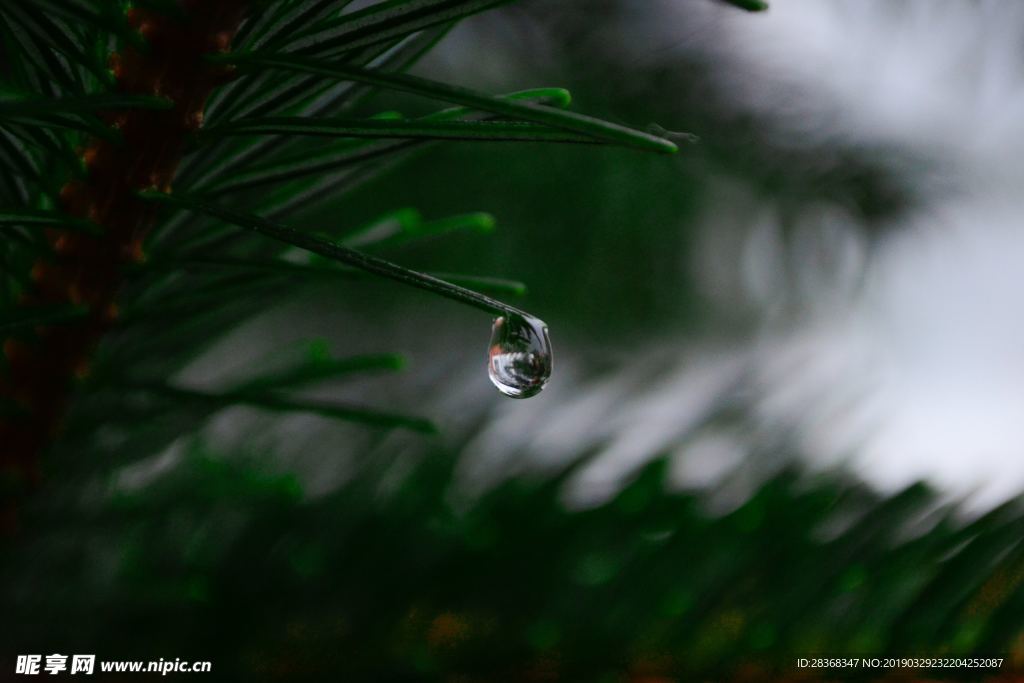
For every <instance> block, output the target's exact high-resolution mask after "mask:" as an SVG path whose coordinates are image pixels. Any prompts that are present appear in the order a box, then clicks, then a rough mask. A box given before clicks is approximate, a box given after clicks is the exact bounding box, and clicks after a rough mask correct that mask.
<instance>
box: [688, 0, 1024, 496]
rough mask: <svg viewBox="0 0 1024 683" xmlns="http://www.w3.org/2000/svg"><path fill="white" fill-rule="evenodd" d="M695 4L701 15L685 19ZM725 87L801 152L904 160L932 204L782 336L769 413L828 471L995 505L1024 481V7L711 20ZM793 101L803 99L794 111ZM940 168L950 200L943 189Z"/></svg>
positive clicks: (952, 4) (869, 4) (827, 9)
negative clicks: (841, 146)
mask: <svg viewBox="0 0 1024 683" xmlns="http://www.w3.org/2000/svg"><path fill="white" fill-rule="evenodd" d="M682 9H683V8H680V11H682ZM691 9H692V6H691V5H690V4H689V3H687V7H686V11H690V10H691ZM704 11H707V12H708V13H709V14H711V15H713V16H714V19H715V21H714V26H715V31H714V32H713V33H708V34H707V37H708V40H706V41H705V42H704V44H703V45H702V46H700V48H699V49H701V50H702V51H704V52H705V53H706V54H708V55H709V56H712V57H714V59H715V63H717V64H719V65H720V66H719V68H720V69H721V73H722V75H723V77H724V79H725V80H724V84H723V85H722V86H721V87H722V91H723V92H726V93H729V94H730V96H732V97H733V98H734V99H735V103H736V104H737V105H738V106H739V107H741V108H743V109H746V110H748V111H754V112H760V113H763V115H764V116H765V120H766V121H770V122H771V124H772V125H773V126H776V127H778V128H779V130H780V131H781V134H784V135H789V136H792V138H793V144H800V143H801V140H802V141H805V142H806V141H808V140H811V141H815V142H824V141H829V140H841V141H843V142H845V143H847V144H853V145H870V146H871V147H872V148H879V147H881V148H889V149H892V150H897V151H899V150H905V151H907V152H908V153H910V154H913V155H915V156H916V157H917V158H923V159H927V160H928V161H929V164H930V165H931V166H932V167H931V168H928V169H923V173H922V176H921V177H920V178H917V179H914V178H911V179H910V180H911V182H914V181H915V180H916V181H917V182H918V185H919V187H918V189H919V191H920V193H921V196H922V197H923V198H924V204H923V205H922V207H921V208H920V210H919V211H918V212H917V214H916V215H914V216H912V217H911V218H910V219H909V220H908V221H906V223H905V224H903V225H899V226H896V227H897V233H896V236H895V237H894V238H892V239H889V240H887V241H885V242H883V244H882V245H881V249H880V250H879V252H878V253H877V254H876V256H875V257H874V258H873V260H872V261H871V263H870V265H869V266H868V270H867V273H866V277H867V283H866V286H865V287H864V289H863V291H862V292H861V293H860V294H859V295H857V296H856V297H854V299H853V300H852V301H850V302H848V303H847V304H846V306H845V307H844V308H842V309H841V310H835V309H834V308H833V310H831V311H829V312H822V311H816V310H810V309H808V310H807V311H805V315H804V319H803V321H802V322H801V323H799V324H797V325H796V326H795V329H794V328H793V327H791V328H790V329H786V330H777V331H775V332H773V333H768V335H767V338H766V339H764V340H762V342H761V345H762V348H761V351H760V358H761V361H760V362H759V366H760V367H761V370H760V371H759V372H760V374H761V376H762V380H763V381H762V383H761V386H762V391H763V399H762V400H761V402H760V404H759V405H758V411H759V415H760V418H761V419H762V420H764V421H766V422H767V423H769V424H773V425H776V426H778V427H780V428H787V427H788V428H794V429H795V431H796V434H797V439H798V441H799V442H800V444H801V445H802V447H803V448H804V449H805V450H806V452H808V453H810V454H811V455H810V456H808V457H813V458H814V459H815V462H816V463H833V462H835V461H836V460H837V459H846V458H849V460H848V462H849V463H850V464H852V466H853V467H854V468H855V469H856V470H857V471H858V472H859V473H860V474H861V475H862V476H864V477H865V478H867V479H868V480H869V481H872V482H874V483H876V484H877V485H880V486H882V487H884V488H886V489H892V488H898V487H900V486H904V485H906V484H909V483H910V482H912V481H915V480H917V479H920V478H925V479H927V480H930V481H931V482H933V483H935V484H938V485H939V486H940V487H942V488H943V489H944V490H945V491H947V492H948V493H950V494H952V495H955V496H958V497H959V496H965V495H968V496H970V499H971V502H973V503H974V504H975V505H977V506H979V507H987V506H990V505H992V504H995V503H997V502H999V501H1001V500H1002V499H1004V498H1006V497H1008V496H1012V495H1016V494H1018V493H1019V492H1020V491H1021V489H1022V488H1024V302H1022V301H1021V293H1022V292H1024V192H1022V191H1021V189H1020V188H1021V187H1024V185H1022V183H1024V161H1022V159H1024V154H1022V153H1024V3H1019V2H1014V1H1012V0H1006V1H1002V2H995V1H985V0H980V1H975V0H947V1H946V2H942V3H933V2H928V1H927V0H919V1H910V0H907V1H904V2H891V1H890V0H775V1H774V2H773V4H772V9H771V11H770V12H768V13H767V14H764V15H758V16H756V17H754V16H740V17H735V16H734V15H730V14H729V13H727V12H725V11H723V10H722V9H721V8H711V7H709V8H707V9H705V10H704ZM794 97H796V99H794ZM935 174H938V175H941V176H942V178H943V187H942V189H940V188H938V187H935V186H929V184H930V180H929V178H934V177H935Z"/></svg>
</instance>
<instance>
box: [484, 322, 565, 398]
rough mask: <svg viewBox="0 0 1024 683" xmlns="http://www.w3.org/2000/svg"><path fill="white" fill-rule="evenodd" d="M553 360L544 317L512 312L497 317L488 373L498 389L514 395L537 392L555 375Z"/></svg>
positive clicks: (527, 394) (532, 394) (523, 396)
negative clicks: (540, 318)
mask: <svg viewBox="0 0 1024 683" xmlns="http://www.w3.org/2000/svg"><path fill="white" fill-rule="evenodd" d="M552 360H553V358H552V354H551V340H550V339H549V338H548V326H547V325H546V324H545V323H544V321H543V320H538V319H537V318H530V317H526V316H519V315H514V314H509V315H505V316H502V317H500V318H497V319H496V320H495V321H494V327H493V329H492V330H491V346H490V349H489V351H488V362H487V373H488V374H489V375H490V376H491V381H492V382H493V383H494V386H496V387H498V391H500V392H501V393H503V394H505V395H506V396H510V397H512V398H530V397H531V396H536V395H537V394H539V393H540V392H541V390H542V389H543V388H544V385H545V384H547V383H548V378H549V377H551V365H552Z"/></svg>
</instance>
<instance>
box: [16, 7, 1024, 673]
mask: <svg viewBox="0 0 1024 683" xmlns="http://www.w3.org/2000/svg"><path fill="white" fill-rule="evenodd" d="M1022 52H1024V5H1020V4H1019V3H1016V2H1013V1H1012V0H1002V1H994V0H949V1H948V2H945V3H942V4H941V6H940V5H936V4H934V3H930V2H927V1H925V0H920V1H917V0H905V1H903V2H898V3H896V2H891V1H889V0H774V2H773V4H772V7H771V9H770V11H768V12H767V13H761V14H747V13H744V12H740V11H737V10H736V9H735V8H732V7H728V6H726V5H725V4H720V3H717V2H713V1H712V0H647V1H646V2H643V3H637V2H629V1H627V0H586V2H584V1H583V0H568V1H560V2H555V1H553V0H524V1H522V2H518V3H515V4H513V5H511V6H510V7H508V8H505V9H500V10H497V11H493V12H489V13H485V14H483V15H479V16H476V17H473V18H471V19H469V20H467V21H465V22H463V23H462V24H460V25H459V26H458V27H457V28H456V29H455V30H454V31H453V32H452V34H451V35H450V36H449V37H448V38H447V39H446V40H445V41H442V43H441V44H440V45H439V46H438V47H437V48H436V49H435V50H434V51H432V52H431V53H430V54H429V55H428V56H427V57H426V58H425V59H424V60H423V61H421V62H420V63H419V64H418V65H417V66H416V67H415V69H414V73H417V74H420V75H425V76H430V77H432V78H437V79H441V80H447V81H451V82H457V83H461V84H463V85H467V86H473V87H476V88H479V89H483V90H487V91H489V92H507V91H513V90H520V89H525V88H528V87H536V86H540V85H555V86H564V87H566V88H568V89H570V90H571V91H572V93H573V95H574V105H573V106H574V108H575V109H576V110H578V111H584V112H588V113H593V114H595V115H600V116H603V117H606V118H609V119H611V120H614V121H620V122H624V123H629V124H631V125H635V126H637V127H641V128H643V127H646V126H648V125H653V126H658V127H661V128H664V129H666V130H669V131H679V132H685V133H688V134H692V135H694V136H696V140H689V139H687V138H683V137H680V138H679V139H680V140H681V142H680V144H681V147H682V149H681V151H680V153H679V154H678V155H676V156H675V157H673V158H669V159H666V158H661V157H657V156H649V155H644V154H639V153H635V152H631V151H629V150H620V149H611V148H604V147H585V146H579V147H577V146H540V145H537V146H534V147H531V148H530V149H529V150H528V151H526V152H524V151H523V149H522V148H520V147H519V146H503V145H500V144H491V145H465V144H461V145H460V144H446V145H443V146H436V147H431V148H429V149H425V150H423V151H421V152H419V153H417V154H416V155H415V156H412V157H411V158H409V159H408V160H407V162H406V163H404V164H402V165H400V166H396V167H394V168H387V169H384V170H383V172H381V173H379V174H376V175H374V176H373V177H368V178H366V179H365V182H362V184H360V185H359V186H358V189H356V190H355V191H351V192H348V193H346V194H345V195H344V196H343V197H341V198H340V199H339V201H337V202H335V203H334V205H332V206H331V207H330V210H329V211H322V210H318V211H315V212H303V211H302V209H301V207H300V208H299V210H298V212H297V213H296V215H295V218H294V220H293V221H292V222H293V223H295V224H299V223H304V224H312V225H317V224H322V225H325V226H330V228H331V229H346V228H355V227H357V226H360V225H364V224H366V223H368V222H371V221H373V220H375V219H376V218H378V217H379V216H380V214H381V213H382V211H384V210H386V209H389V208H392V207H395V206H407V207H410V208H415V209H416V210H417V211H419V212H420V213H421V214H422V215H423V216H424V217H426V218H428V219H430V218H441V217H444V216H448V215H452V214H459V213H466V212H469V211H487V212H489V213H491V214H493V216H494V217H495V219H496V225H497V228H496V230H495V231H494V232H493V233H488V234H451V235H445V236H441V237H438V238H436V239H433V240H429V241H426V242H420V243H417V244H415V245H413V246H410V247H401V248H395V249H393V250H390V251H388V252H387V253H386V256H387V257H388V258H389V259H391V260H394V261H397V262H399V263H402V264H403V265H407V266H410V267H414V268H419V269H424V270H430V271H434V272H457V273H467V274H473V275H481V276H496V277H501V278H511V279H515V280H521V281H523V282H525V283H526V284H527V285H528V287H529V291H528V293H527V294H526V295H525V296H524V297H522V298H521V299H516V300H514V301H512V303H515V304H516V305H517V306H520V307H522V308H524V309H526V310H528V311H530V312H531V313H534V314H536V315H538V316H539V317H541V318H543V319H544V320H545V321H546V322H547V323H548V325H549V327H550V331H551V336H552V341H553V344H554V348H555V354H556V355H555V372H554V375H553V377H552V379H551V382H550V384H549V386H548V388H547V389H546V390H545V391H544V392H543V393H542V394H541V395H540V396H538V397H536V398H533V399H529V400H526V401H512V400H509V399H506V398H504V397H502V396H500V395H499V394H498V393H497V392H496V391H494V388H493V387H492V386H491V385H490V383H489V381H488V379H487V374H486V364H485V361H486V351H487V346H488V339H489V334H490V325H491V321H490V320H489V319H488V318H487V317H486V315H481V314H480V313H478V312H475V311H473V310H468V309H463V308H462V307H459V306H457V305H455V304H450V303H446V302H444V301H442V300H439V299H435V298H432V297H429V296H427V295H421V294H418V293H416V292H415V291H408V290H406V289H403V288H400V287H397V286H395V287H391V286H390V285H374V284H370V283H366V284H362V283H359V282H354V283H346V284H345V285H344V287H343V288H339V287H337V286H333V285H332V286H328V285H318V286H303V287H298V286H297V287H296V288H295V290H294V291H293V292H289V295H288V296H287V297H285V299H284V301H283V302H282V303H280V304H277V305H274V306H273V307H271V308H269V310H266V311H263V312H262V313H260V314H259V315H257V316H255V317H252V318H250V319H248V320H247V321H245V322H244V323H243V324H241V325H240V326H238V327H237V328H235V329H232V330H231V331H230V332H229V333H228V334H226V335H225V336H224V337H223V338H221V339H218V340H216V343H215V344H213V345H212V346H211V348H210V349H209V351H208V352H207V353H206V354H205V355H203V356H202V357H200V358H198V359H196V360H195V362H193V363H192V364H191V365H190V366H189V367H187V368H186V369H185V370H184V371H183V372H182V373H181V375H180V377H179V378H178V380H179V381H180V382H181V383H182V384H184V385H194V386H206V385H209V386H214V385H217V384H218V383H223V382H227V381H230V379H231V378H232V377H236V376H239V375H242V374H244V373H245V372H247V371H249V370H251V369H252V368H253V367H256V366H259V367H267V366H270V365H272V364H273V363H275V362H278V361H279V360H280V357H281V355H282V354H288V353H293V352H294V353H296V354H301V353H305V351H304V349H305V348H306V345H307V344H308V340H310V339H317V340H320V341H319V342H318V343H319V344H320V345H321V347H325V348H329V349H330V350H331V351H332V352H333V353H334V354H336V355H341V356H350V355H358V354H364V353H379V352H381V350H382V349H383V350H386V351H393V352H395V353H399V354H401V355H402V356H404V357H405V358H406V360H407V367H405V368H404V369H403V371H402V372H400V373H387V374H382V375H380V376H376V377H373V378H360V379H359V381H348V382H345V383H332V384H330V385H328V386H321V387H317V388H316V389H315V390H313V391H311V392H310V393H309V395H310V396H312V397H323V398H331V399H342V400H344V399H353V400H354V399H358V400H359V401H360V402H365V403H369V404H374V405H387V406H389V408H395V409H397V410H399V411H400V412H408V413H412V414H416V415H420V416H423V417H427V418H429V419H430V420H432V421H434V422H435V423H436V424H437V425H438V427H439V430H440V433H439V434H438V435H436V436H423V435H419V434H413V433H408V432H402V431H393V432H381V431H375V430H367V429H365V428H363V427H358V426H346V425H343V424H338V423H333V422H329V421H326V420H324V419H322V418H319V417H314V416H302V415H298V416H286V417H282V416H272V415H268V414H266V413H263V412H259V411H256V410H252V409H247V408H230V409H226V410H221V411H219V412H216V413H215V414H213V415H212V416H210V417H209V419H208V420H203V421H195V420H194V421H192V422H187V421H186V422H184V423H181V422H175V423H173V424H171V425H169V426H168V427H167V429H166V434H164V435H163V436H162V437H161V438H160V439H154V438H153V437H152V435H150V434H147V435H144V436H141V437H139V438H137V439H134V437H133V436H132V435H131V434H128V433H119V432H118V431H117V430H116V429H111V430H108V431H105V432H104V433H103V434H102V435H101V436H102V438H103V439H105V441H104V443H105V444H106V445H105V448H106V449H107V451H108V452H109V453H110V454H111V455H110V457H111V461H112V463H114V464H112V466H111V468H110V469H109V470H108V471H107V472H106V475H105V476H104V477H102V478H101V479H99V480H96V481H92V482H91V484H90V487H87V488H85V489H83V488H81V487H80V486H79V484H80V482H78V483H74V486H73V485H72V484H73V481H72V480H69V481H68V486H67V488H61V486H60V484H59V483H57V484H54V485H53V487H52V489H51V490H52V491H53V494H52V495H51V496H50V497H48V498H47V500H45V501H40V502H37V503H34V506H35V508H36V509H35V511H34V513H33V514H35V515H37V517H38V519H41V520H47V519H50V518H51V517H56V516H60V517H62V518H63V519H67V518H68V517H69V516H72V517H73V519H74V523H73V524H71V525H70V526H63V527H60V528H59V530H57V531H53V532H52V533H49V534H46V535H40V536H38V537H36V538H34V539H31V540H26V541H24V543H25V544H26V546H27V548H23V549H22V552H27V553H29V555H30V556H32V557H34V558H35V561H34V562H33V563H29V564H26V563H20V562H19V563H17V564H16V565H15V564H14V563H10V562H9V563H7V564H6V566H5V569H4V572H5V573H6V575H5V577H4V580H5V583H6V585H7V590H8V591H11V594H12V596H14V597H17V598H18V599H17V604H18V605H19V608H18V610H16V615H17V617H18V619H19V621H18V622H17V624H16V625H15V626H14V632H16V633H18V634H19V635H18V638H19V639H20V640H19V642H40V641H41V642H45V643H54V647H56V646H57V643H62V644H64V643H66V644H67V645H68V647H74V648H78V649H76V650H74V651H87V652H91V651H92V650H82V648H83V647H93V648H94V649H99V650H102V651H103V652H105V653H106V655H107V656H108V657H110V658H113V657H115V656H116V657H128V656H129V654H128V653H129V652H131V653H140V655H139V656H145V657H146V658H153V659H155V658H158V657H170V658H173V657H185V656H188V655H189V653H196V652H198V653H206V654H209V655H210V658H211V659H212V660H213V661H214V670H215V671H221V672H227V671H230V672H232V675H238V676H258V675H265V676H269V677H275V678H282V679H289V678H302V677H316V676H319V675H322V674H323V673H324V672H329V673H333V674H344V675H347V676H348V677H349V678H344V680H364V679H365V680H406V679H409V680H415V679H436V680H499V679H500V680H506V679H507V680H609V681H612V680H638V681H639V680H647V681H654V680H699V679H700V678H702V677H703V678H706V679H707V680H718V679H720V678H719V677H721V678H722V679H724V678H728V677H740V678H742V677H744V676H746V677H747V678H748V679H751V680H756V679H757V678H758V677H759V676H760V677H769V676H772V675H774V674H772V672H777V671H778V670H780V669H783V670H785V669H786V668H787V667H790V665H791V661H790V660H791V659H792V658H793V657H796V656H804V655H807V654H812V653H823V654H835V655H838V654H878V655H884V654H889V655H898V654H920V655H929V656H931V655H935V656H938V655H943V654H979V653H980V654H985V655H1000V656H1007V657H1008V658H1009V659H1008V663H1007V667H1009V666H1010V664H1011V663H1017V664H1019V663H1021V662H1024V631H1022V629H1021V624H1020V623H1019V618H1018V617H1019V614H1020V609H1022V608H1024V590H1022V588H1021V580H1022V579H1024V546H1022V538H1024V536H1022V532H1024V516H1022V514H1021V510H1020V507H1019V505H1018V500H1017V497H1018V495H1019V493H1020V492H1021V490H1022V488H1024V459H1022V458H1021V454H1022V452H1024V420H1022V419H1021V415H1024V383H1022V382H1021V378H1022V377H1024V316H1022V315H1021V314H1020V313H1019V312H1018V309H1019V308H1020V306H1019V304H1018V302H1017V300H1016V299H1017V294H1018V292H1019V291H1022V288H1024V268H1022V267H1021V264H1022V263H1024V231H1021V229H1020V226H1019V222H1020V216H1021V215H1024V198H1022V195H1021V193H1020V192H1019V190H1018V186H1019V184H1020V183H1021V182H1022V181H1024V164H1022V163H1021V161H1020V159H1021V158H1022V156H1021V155H1022V152H1024V149H1022V146H1024V136H1022V135H1021V132H1024V123H1022V122H1024V54H1022ZM418 105H419V103H416V102H409V101H408V100H405V99H401V98H395V99H393V100H392V99H389V98H386V97H385V98H377V99H375V100H374V101H373V103H372V106H371V107H370V108H369V110H371V111H372V110H385V109H393V108H400V109H401V110H402V111H404V112H406V113H418V110H417V109H416V107H417V106H418ZM429 108H430V107H429V104H427V105H424V109H423V111H424V112H425V111H428V110H429ZM282 349H285V351H282ZM133 439H134V440H133ZM116 453H130V460H132V462H130V463H129V464H127V465H123V466H122V465H121V464H119V463H117V458H116V457H115V454H116ZM62 457H65V458H66V459H68V461H72V460H73V458H74V454H67V455H66V456H62ZM57 478H58V479H60V477H57ZM83 490H85V491H87V492H88V493H87V494H82V491H83ZM72 491H74V493H72ZM97 501H99V502H97ZM83 535H85V536H84V537H87V538H89V539H90V541H89V542H88V543H83V542H82V538H83ZM58 576H59V577H61V579H60V580H57V579H55V578H54V577H58ZM64 585H66V586H67V588H66V589H65V588H63V587H62V586H64ZM154 620H155V621H154ZM83 629H84V630H83ZM44 636H45V637H44ZM47 647H51V646H50V645H47ZM31 651H33V652H34V651H35V650H31ZM122 653H124V654H122ZM225 675H227V674H225ZM457 676H462V677H461V678H458V677H457ZM691 676H694V677H696V678H691Z"/></svg>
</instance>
